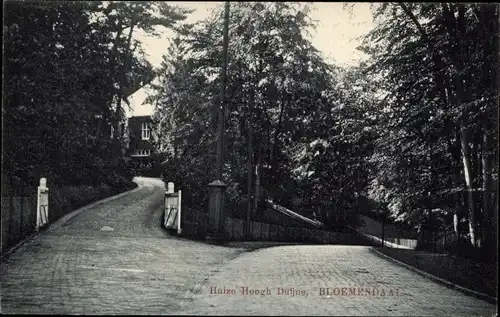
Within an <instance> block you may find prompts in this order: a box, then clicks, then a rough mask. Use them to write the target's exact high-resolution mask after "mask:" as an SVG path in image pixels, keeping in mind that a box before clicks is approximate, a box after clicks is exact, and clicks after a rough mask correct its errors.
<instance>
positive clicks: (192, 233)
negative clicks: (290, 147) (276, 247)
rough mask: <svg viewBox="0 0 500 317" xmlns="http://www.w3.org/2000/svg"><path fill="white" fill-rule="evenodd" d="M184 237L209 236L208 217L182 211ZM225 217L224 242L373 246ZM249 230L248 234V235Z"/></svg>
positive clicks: (350, 236)
mask: <svg viewBox="0 0 500 317" xmlns="http://www.w3.org/2000/svg"><path fill="white" fill-rule="evenodd" d="M181 221H182V222H181V227H182V236H186V237H191V238H197V239H204V238H205V237H206V236H207V233H208V213H205V212H200V211H198V210H194V209H190V208H186V207H183V212H182V220H181ZM247 224H248V223H247V221H245V220H242V219H236V218H231V217H226V219H225V223H224V233H225V238H226V239H227V240H228V241H272V242H302V243H326V244H349V245H374V244H373V242H371V241H370V240H369V239H366V238H365V237H363V236H361V235H359V234H357V233H355V232H352V233H340V232H330V231H326V230H320V229H310V228H300V227H291V226H281V225H275V224H268V223H262V222H255V221H251V222H250V225H249V227H248V229H247V228H246V227H247ZM247 230H248V234H247V232H246V231H247Z"/></svg>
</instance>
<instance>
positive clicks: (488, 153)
mask: <svg viewBox="0 0 500 317" xmlns="http://www.w3.org/2000/svg"><path fill="white" fill-rule="evenodd" d="M490 139H491V137H490V134H489V131H484V133H483V140H482V148H483V149H482V157H481V159H482V168H483V170H482V174H483V186H482V187H483V201H482V203H483V204H482V208H483V213H482V214H483V218H482V226H481V227H482V231H483V232H482V233H483V239H482V240H483V246H484V247H486V248H489V246H490V245H491V237H492V227H493V226H492V223H491V221H492V216H493V213H492V211H491V205H490V201H491V199H490V196H491V194H492V192H493V191H492V190H493V188H492V172H493V154H494V152H493V149H492V146H491V145H492V143H491V140H490Z"/></svg>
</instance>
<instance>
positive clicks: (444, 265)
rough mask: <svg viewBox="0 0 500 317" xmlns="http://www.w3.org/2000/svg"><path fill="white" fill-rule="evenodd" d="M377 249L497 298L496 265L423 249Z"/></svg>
mask: <svg viewBox="0 0 500 317" xmlns="http://www.w3.org/2000/svg"><path fill="white" fill-rule="evenodd" d="M376 250H377V251H379V252H380V253H383V254H385V255H387V256H389V257H391V258H393V259H396V260H398V261H400V262H403V263H405V264H407V265H410V266H412V267H414V268H416V269H419V270H421V271H424V272H426V273H429V274H432V275H434V276H436V277H439V278H441V279H443V280H446V281H448V282H451V283H453V284H456V285H458V286H461V287H464V288H467V289H471V290H473V291H476V292H479V293H483V294H486V295H488V296H490V297H494V298H498V291H497V282H498V276H497V265H492V264H486V263H481V262H477V261H474V260H470V259H465V258H459V257H456V256H452V255H449V254H436V253H430V252H426V251H415V250H405V249H393V248H381V247H378V248H376Z"/></svg>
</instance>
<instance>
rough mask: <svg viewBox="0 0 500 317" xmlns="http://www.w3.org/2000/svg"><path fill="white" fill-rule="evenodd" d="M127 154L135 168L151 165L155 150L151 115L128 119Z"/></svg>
mask: <svg viewBox="0 0 500 317" xmlns="http://www.w3.org/2000/svg"><path fill="white" fill-rule="evenodd" d="M128 132H129V135H128V154H129V155H128V156H129V157H130V159H131V161H132V164H133V165H134V166H135V167H136V168H145V167H151V166H152V164H153V155H154V151H155V146H154V141H153V120H152V118H151V116H134V117H130V118H129V119H128Z"/></svg>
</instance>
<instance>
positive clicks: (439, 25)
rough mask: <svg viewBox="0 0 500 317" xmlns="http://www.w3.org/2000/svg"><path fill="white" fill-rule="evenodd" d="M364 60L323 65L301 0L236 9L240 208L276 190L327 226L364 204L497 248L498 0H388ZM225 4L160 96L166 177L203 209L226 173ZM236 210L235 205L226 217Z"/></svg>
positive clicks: (231, 155)
mask: <svg viewBox="0 0 500 317" xmlns="http://www.w3.org/2000/svg"><path fill="white" fill-rule="evenodd" d="M373 12H374V16H375V18H376V27H375V28H374V29H373V30H372V31H371V32H370V33H369V34H368V35H367V36H366V38H365V41H364V43H363V45H362V46H361V47H360V49H361V50H363V51H364V52H365V53H366V54H367V55H368V56H369V59H368V60H367V61H366V62H365V63H362V64H361V65H360V66H359V67H349V68H339V67H335V66H332V65H329V64H327V63H325V61H324V59H323V58H322V56H321V54H320V53H319V52H318V51H317V50H316V49H315V48H314V46H312V45H311V42H310V41H309V40H308V36H307V34H306V32H307V30H310V29H311V28H312V27H313V26H314V23H313V22H312V21H310V18H309V6H308V5H307V4H298V3H234V4H231V15H230V22H229V63H228V81H227V86H226V102H227V113H226V120H227V123H226V127H227V129H226V131H225V157H224V164H225V165H224V173H225V174H224V181H226V182H228V183H229V185H230V186H229V189H228V196H229V201H230V203H238V202H239V201H241V200H245V199H246V198H248V197H253V198H254V199H255V200H256V202H255V204H254V205H253V212H254V213H256V214H257V213H258V211H259V208H257V207H258V201H259V199H260V198H262V197H266V198H272V199H274V200H277V201H279V202H280V203H281V204H283V205H285V206H288V207H290V206H292V205H294V204H295V207H297V206H298V209H299V210H301V212H303V213H306V214H309V215H310V216H311V217H314V216H315V217H317V218H320V219H322V220H323V221H324V222H325V224H327V225H329V226H333V227H335V226H337V227H338V225H340V226H342V225H345V224H354V223H356V219H357V214H358V213H359V212H363V213H371V214H376V215H378V217H379V218H380V219H386V220H388V219H392V220H397V221H401V222H404V223H405V224H408V225H412V226H414V227H415V228H420V227H422V228H427V229H431V230H447V228H450V229H451V230H454V231H455V232H456V235H457V238H460V237H464V238H466V239H467V240H468V241H469V243H470V244H471V245H473V246H483V247H486V248H487V249H488V250H493V249H492V245H494V241H495V240H496V227H495V226H496V221H497V220H496V219H497V212H496V210H497V207H498V206H497V205H496V204H497V196H496V195H497V192H498V165H497V164H496V163H497V162H498V150H497V148H496V147H495V144H497V141H498V140H497V115H498V87H497V86H496V85H495V83H497V82H498V80H497V72H496V70H497V69H498V68H499V67H498V66H499V65H498V18H499V15H498V8H497V6H494V5H487V4H456V3H448V4H430V3H429V4H414V3H400V4H389V3H387V4H380V5H379V4H377V5H374V6H373ZM222 28H223V18H222V8H219V10H217V11H216V12H214V14H213V15H212V16H211V17H210V18H209V19H207V20H206V21H203V22H202V23H200V24H199V25H197V26H193V27H191V28H186V29H183V30H182V32H180V33H179V34H178V36H177V37H176V38H175V39H174V40H173V42H172V45H171V47H170V48H169V51H168V52H167V54H166V55H165V56H164V62H163V65H162V69H161V71H160V77H159V78H160V84H159V85H158V87H157V92H156V94H155V95H154V96H153V98H152V100H154V101H155V104H156V105H157V110H156V113H155V117H156V119H157V120H158V122H161V123H162V140H163V141H162V143H163V144H168V146H167V148H165V152H166V153H168V155H169V164H168V173H167V174H168V175H169V177H170V178H171V179H174V180H175V181H176V182H178V183H180V184H182V185H181V186H182V187H183V188H185V193H186V194H187V195H190V196H188V197H187V199H188V200H189V203H190V204H193V205H194V206H198V207H200V208H206V204H207V202H208V198H207V193H208V187H207V184H208V183H209V182H211V181H212V180H214V179H215V175H214V171H215V168H214V167H215V160H214V158H215V148H216V141H217V134H216V124H217V111H218V109H219V103H218V96H219V89H220V69H221V65H222V59H221V57H222V54H221V52H222ZM229 212H233V211H231V210H229Z"/></svg>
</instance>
